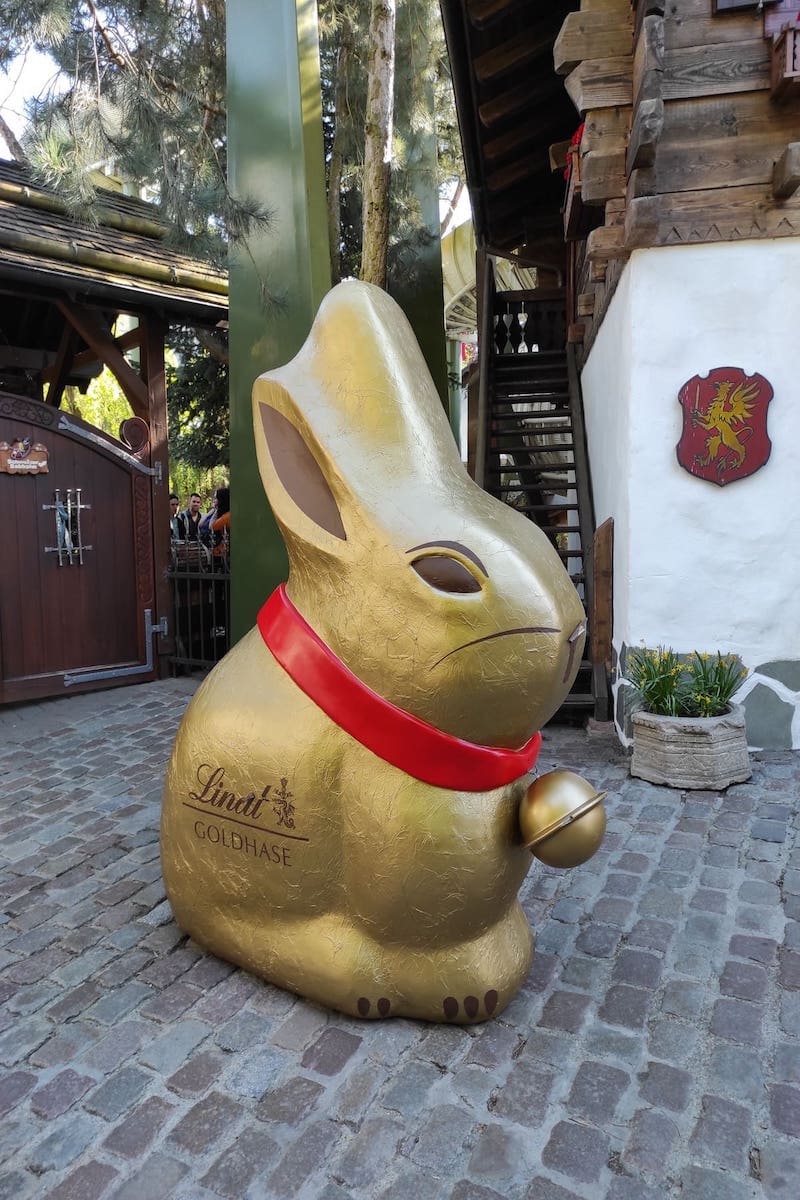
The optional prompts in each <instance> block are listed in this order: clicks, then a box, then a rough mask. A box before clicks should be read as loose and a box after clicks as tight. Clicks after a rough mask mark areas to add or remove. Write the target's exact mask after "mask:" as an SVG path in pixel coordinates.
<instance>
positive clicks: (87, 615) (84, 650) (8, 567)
mask: <svg viewBox="0 0 800 1200" xmlns="http://www.w3.org/2000/svg"><path fill="white" fill-rule="evenodd" d="M17 438H23V439H24V438H30V439H31V442H32V443H38V444H39V445H41V446H44V447H45V449H46V450H47V455H48V470H47V473H42V474H40V473H36V474H33V473H31V474H21V473H15V474H7V473H3V472H2V471H0V572H1V573H0V703H3V702H4V703H9V702H12V701H17V700H25V699H32V698H37V697H43V696H50V695H61V694H67V693H69V691H71V690H72V691H75V690H79V691H84V690H87V689H89V688H91V687H108V686H113V685H114V684H117V683H129V682H134V681H136V680H141V681H144V680H146V679H152V678H154V676H155V671H154V669H153V658H152V634H151V633H150V632H149V630H148V628H147V625H148V616H149V617H150V618H151V619H152V618H154V614H153V604H154V597H153V554H152V516H151V496H150V492H151V481H150V474H151V473H150V469H149V467H148V466H147V464H146V463H142V462H140V461H138V460H137V459H136V458H135V457H134V455H132V454H131V453H129V452H128V451H126V450H125V449H124V448H123V447H122V446H120V445H119V443H116V442H114V441H113V440H112V439H110V438H107V437H106V436H105V435H104V434H102V433H100V432H99V431H98V430H95V429H93V428H92V427H91V426H88V425H86V424H84V423H83V422H81V421H79V420H77V418H74V417H71V416H67V415H66V414H62V413H60V412H58V411H56V410H53V409H48V407H47V406H46V405H44V404H37V403H36V402H35V401H33V402H32V401H29V400H23V399H20V398H11V397H0V444H2V443H3V442H5V443H7V444H10V443H12V442H13V440H14V439H17ZM148 643H149V644H148Z"/></svg>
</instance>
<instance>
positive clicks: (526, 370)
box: [475, 263, 608, 719]
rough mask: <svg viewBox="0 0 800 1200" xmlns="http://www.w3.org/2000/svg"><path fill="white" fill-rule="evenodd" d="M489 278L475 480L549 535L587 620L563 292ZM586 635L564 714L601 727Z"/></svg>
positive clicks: (585, 470) (602, 697) (582, 461)
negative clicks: (510, 287)
mask: <svg viewBox="0 0 800 1200" xmlns="http://www.w3.org/2000/svg"><path fill="white" fill-rule="evenodd" d="M486 273H487V275H488V277H489V281H488V286H487V287H486V288H485V289H484V290H483V306H482V308H483V311H482V314H481V316H482V321H481V330H482V334H483V336H482V339H481V381H480V394H479V417H478V419H479V426H478V442H477V450H476V472H475V474H476V480H477V481H478V482H479V483H481V484H482V486H483V487H484V488H485V489H486V490H487V491H488V492H489V493H490V494H491V495H493V496H496V497H497V498H498V499H500V500H502V501H503V502H504V503H506V504H508V505H511V506H512V507H513V508H516V509H517V510H518V511H519V512H523V513H525V514H526V516H527V517H528V518H529V519H530V520H532V521H534V522H535V523H536V525H538V526H539V528H540V529H541V530H542V531H543V532H544V533H545V534H546V535H547V537H548V538H549V540H550V541H551V543H552V545H553V546H554V548H555V550H556V552H557V554H558V555H559V557H560V558H561V560H562V562H563V563H564V565H565V567H566V569H567V571H568V573H569V575H570V578H571V579H572V582H573V583H574V584H575V587H576V589H577V591H578V594H579V595H580V597H581V600H582V601H583V605H584V608H585V610H586V612H587V614H591V612H592V609H593V599H594V597H593V579H592V571H591V564H590V555H591V550H592V545H593V538H594V515H593V509H592V498H591V487H590V482H589V462H588V456H587V452H586V442H585V433H584V426H583V407H582V403H581V395H580V384H579V379H578V372H577V368H576V366H575V362H574V358H573V350H572V347H571V346H568V345H567V338H566V310H565V297H564V292H563V291H562V290H560V289H559V290H551V291H544V290H537V291H532V292H496V293H495V292H494V289H493V286H492V269H491V264H490V263H487V266H486ZM487 347H488V348H489V352H488V353H487ZM591 632H592V631H591V629H590V630H589V634H588V635H587V641H586V651H585V654H586V657H585V658H584V661H583V662H582V663H581V665H580V669H579V671H578V675H577V677H576V680H575V683H574V684H573V689H572V692H571V693H570V695H569V696H568V697H567V699H566V701H565V702H564V704H563V705H562V709H561V710H560V711H561V712H562V713H575V714H577V715H580V714H591V715H594V716H595V717H596V718H598V719H607V715H608V684H607V678H606V672H605V669H604V668H603V669H599V668H598V666H597V665H596V664H595V665H593V663H592V660H591V657H590V656H589V651H590V646H591Z"/></svg>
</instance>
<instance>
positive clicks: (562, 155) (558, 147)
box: [547, 138, 572, 171]
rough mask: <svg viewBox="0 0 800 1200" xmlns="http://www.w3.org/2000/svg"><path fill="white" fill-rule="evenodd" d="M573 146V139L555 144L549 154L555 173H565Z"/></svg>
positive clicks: (550, 148)
mask: <svg viewBox="0 0 800 1200" xmlns="http://www.w3.org/2000/svg"><path fill="white" fill-rule="evenodd" d="M571 145H572V141H571V139H569V138H568V139H567V141H566V142H553V144H552V146H550V147H549V149H548V151H547V153H548V157H549V159H550V166H551V167H552V168H553V170H554V171H563V170H564V168H565V167H566V165H567V152H568V150H569V148H570V146H571Z"/></svg>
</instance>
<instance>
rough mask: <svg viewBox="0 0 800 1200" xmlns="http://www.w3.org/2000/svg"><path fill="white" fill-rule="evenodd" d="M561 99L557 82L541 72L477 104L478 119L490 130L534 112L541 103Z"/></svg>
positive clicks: (561, 93)
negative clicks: (520, 115) (527, 80)
mask: <svg viewBox="0 0 800 1200" xmlns="http://www.w3.org/2000/svg"><path fill="white" fill-rule="evenodd" d="M562 97H563V91H562V89H561V86H560V84H559V81H558V80H557V79H554V78H553V77H552V75H550V76H548V74H547V72H543V73H542V74H541V75H535V76H534V77H533V79H532V80H531V81H530V82H525V83H521V84H517V85H515V86H514V87H510V88H507V89H506V90H505V91H502V92H499V93H498V95H496V96H493V97H492V98H491V99H490V100H486V101H484V103H483V104H479V105H478V117H479V118H480V122H481V125H483V127H484V128H485V129H491V127H492V126H493V125H497V124H498V123H499V122H501V121H505V120H506V119H507V118H508V117H515V116H518V115H519V114H520V113H523V112H528V111H529V110H531V111H532V110H535V109H536V108H538V106H539V105H540V104H543V103H547V102H551V103H553V102H555V103H558V102H559V101H560V100H561V99H562Z"/></svg>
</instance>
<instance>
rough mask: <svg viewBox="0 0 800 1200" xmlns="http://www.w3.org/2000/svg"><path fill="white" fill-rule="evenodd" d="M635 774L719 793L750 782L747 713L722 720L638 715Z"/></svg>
mask: <svg viewBox="0 0 800 1200" xmlns="http://www.w3.org/2000/svg"><path fill="white" fill-rule="evenodd" d="M632 721H633V758H632V760H631V775H635V776H636V778H637V779H647V780H648V781H649V782H650V783H660V784H665V785H666V786H667V787H674V788H703V789H705V790H707V791H713V792H718V791H720V790H721V789H722V788H726V787H728V785H729V784H731V783H742V782H744V780H745V779H749V778H750V776H751V774H752V772H751V770H750V759H749V757H748V754H747V731H746V729H745V723H744V710H743V709H742V708H740V707H739V705H738V704H732V705H731V707H730V710H729V712H727V713H724V714H723V715H722V716H721V717H659V716H656V715H655V713H648V712H636V713H634V714H633V717H632Z"/></svg>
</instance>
